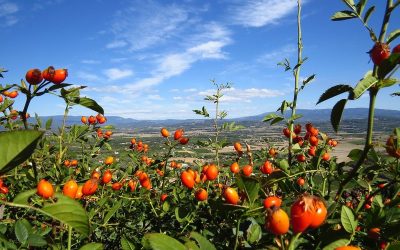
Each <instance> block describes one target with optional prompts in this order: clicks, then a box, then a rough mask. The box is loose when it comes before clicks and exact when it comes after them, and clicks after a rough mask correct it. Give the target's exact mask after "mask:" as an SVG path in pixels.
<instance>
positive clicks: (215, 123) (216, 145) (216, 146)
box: [214, 87, 220, 168]
mask: <svg viewBox="0 0 400 250" xmlns="http://www.w3.org/2000/svg"><path fill="white" fill-rule="evenodd" d="M216 96H217V98H216V100H215V118H214V128H215V160H216V161H217V167H218V168H219V148H218V147H219V146H218V136H219V129H218V113H219V96H220V89H219V87H218V88H217V95H216Z"/></svg>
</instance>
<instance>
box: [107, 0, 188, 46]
mask: <svg viewBox="0 0 400 250" xmlns="http://www.w3.org/2000/svg"><path fill="white" fill-rule="evenodd" d="M188 24H189V13H188V11H187V10H186V9H185V8H182V7H180V6H178V5H174V4H172V5H166V4H164V5H162V4H161V3H157V2H153V1H140V4H139V2H134V4H133V5H132V6H130V7H128V8H126V9H125V10H122V11H119V12H118V13H117V15H116V18H115V21H114V22H113V25H112V32H113V33H114V35H115V37H116V41H114V42H112V43H110V44H108V48H117V47H121V45H123V46H125V45H128V46H129V48H130V49H131V50H133V51H135V50H141V49H145V48H148V47H150V46H152V45H154V44H157V43H161V42H163V41H165V40H166V39H168V38H170V37H171V36H175V35H177V34H178V33H179V32H180V31H181V30H182V29H184V28H185V26H186V25H188Z"/></svg>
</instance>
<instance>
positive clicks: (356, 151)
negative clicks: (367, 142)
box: [347, 148, 363, 161]
mask: <svg viewBox="0 0 400 250" xmlns="http://www.w3.org/2000/svg"><path fill="white" fill-rule="evenodd" d="M362 153H363V151H362V150H361V149H358V148H355V149H352V150H351V151H350V152H349V154H348V155H347V157H349V158H350V159H352V160H353V161H358V159H359V158H360V157H361V155H362Z"/></svg>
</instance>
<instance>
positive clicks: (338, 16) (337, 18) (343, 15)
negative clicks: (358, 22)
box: [331, 10, 357, 21]
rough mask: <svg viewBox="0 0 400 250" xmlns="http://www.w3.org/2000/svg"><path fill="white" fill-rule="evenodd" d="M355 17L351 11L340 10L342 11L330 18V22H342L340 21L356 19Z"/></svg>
mask: <svg viewBox="0 0 400 250" xmlns="http://www.w3.org/2000/svg"><path fill="white" fill-rule="evenodd" d="M356 17H357V15H356V14H355V13H354V12H353V11H349V10H342V11H338V12H336V13H335V14H334V15H333V16H332V17H331V20H332V21H342V20H347V19H352V18H356Z"/></svg>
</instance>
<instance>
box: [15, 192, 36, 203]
mask: <svg viewBox="0 0 400 250" xmlns="http://www.w3.org/2000/svg"><path fill="white" fill-rule="evenodd" d="M34 194H36V189H31V190H28V191H24V192H22V193H19V194H17V196H15V198H14V200H13V203H15V204H22V205H28V204H29V201H28V199H29V197H31V196H32V195H34Z"/></svg>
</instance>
